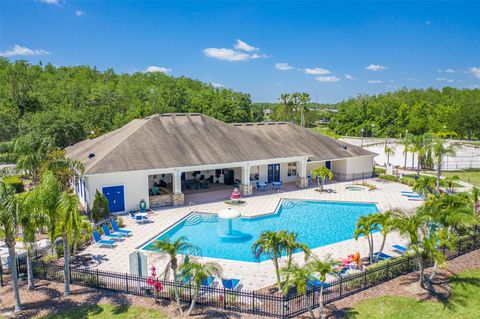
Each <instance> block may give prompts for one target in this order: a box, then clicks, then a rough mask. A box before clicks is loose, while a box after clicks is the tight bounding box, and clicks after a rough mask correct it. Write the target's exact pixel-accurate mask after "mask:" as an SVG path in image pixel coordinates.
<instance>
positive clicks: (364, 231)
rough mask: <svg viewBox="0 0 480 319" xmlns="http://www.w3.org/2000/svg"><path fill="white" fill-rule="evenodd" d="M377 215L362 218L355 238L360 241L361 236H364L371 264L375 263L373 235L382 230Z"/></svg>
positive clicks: (359, 220) (357, 226)
mask: <svg viewBox="0 0 480 319" xmlns="http://www.w3.org/2000/svg"><path fill="white" fill-rule="evenodd" d="M375 218H376V217H375V214H371V215H366V216H361V217H360V218H359V219H358V221H357V225H356V227H355V232H354V238H355V240H358V238H359V237H360V236H364V237H365V239H366V240H367V241H368V251H369V258H370V262H371V263H373V262H374V256H373V233H374V232H375V231H378V230H380V229H379V225H378V224H377V223H376V220H375Z"/></svg>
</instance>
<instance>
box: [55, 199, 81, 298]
mask: <svg viewBox="0 0 480 319" xmlns="http://www.w3.org/2000/svg"><path fill="white" fill-rule="evenodd" d="M79 206H80V202H79V200H78V197H77V196H76V195H75V194H69V193H67V192H62V193H61V195H60V198H59V200H58V208H57V212H58V229H59V230H61V233H62V240H63V276H64V280H65V282H64V293H63V294H64V296H69V295H70V247H69V245H68V243H69V241H68V240H69V238H70V236H71V234H72V233H75V232H76V231H77V230H76V229H75V228H76V227H78V224H77V223H76V220H77V219H78V215H79V211H78V208H79Z"/></svg>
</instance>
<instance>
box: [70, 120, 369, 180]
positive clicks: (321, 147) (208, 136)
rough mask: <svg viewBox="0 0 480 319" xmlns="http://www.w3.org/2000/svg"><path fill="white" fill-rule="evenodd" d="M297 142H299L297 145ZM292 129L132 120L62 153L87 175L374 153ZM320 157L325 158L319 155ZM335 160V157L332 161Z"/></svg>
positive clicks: (272, 126) (194, 121)
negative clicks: (82, 164)
mask: <svg viewBox="0 0 480 319" xmlns="http://www.w3.org/2000/svg"><path fill="white" fill-rule="evenodd" d="M299 139H301V140H299ZM343 145H347V144H346V143H343V142H339V141H336V140H333V139H331V138H328V137H325V136H322V135H320V134H317V133H314V132H312V131H310V130H308V129H305V128H301V127H298V126H296V125H294V124H286V123H283V124H282V123H276V124H272V125H263V124H262V125H260V124H242V125H238V124H234V125H230V124H227V123H224V122H221V121H218V120H215V119H213V118H211V117H208V116H205V115H202V114H197V113H186V114H160V115H153V116H150V117H148V118H145V119H137V120H133V121H131V122H130V123H128V124H126V125H125V126H123V127H121V128H119V129H117V130H114V131H112V132H109V133H106V134H104V135H102V136H99V137H97V138H95V139H91V140H85V141H82V142H79V143H77V144H75V145H72V146H69V147H67V148H66V155H67V156H68V157H70V158H72V159H76V160H79V161H81V162H82V163H84V165H85V174H101V173H112V172H119V171H134V170H145V169H154V168H172V167H186V166H197V165H208V164H222V163H233V162H243V161H252V160H263V159H272V158H287V157H296V156H312V155H313V157H311V158H312V160H318V159H332V158H345V157H351V156H358V155H369V154H372V155H374V153H371V152H368V151H365V150H362V149H360V148H358V147H355V146H351V145H347V149H344V148H343ZM322 154H323V155H322ZM335 155H337V156H335Z"/></svg>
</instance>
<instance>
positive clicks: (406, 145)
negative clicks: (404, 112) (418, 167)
mask: <svg viewBox="0 0 480 319" xmlns="http://www.w3.org/2000/svg"><path fill="white" fill-rule="evenodd" d="M400 144H401V145H403V155H404V156H405V161H404V163H403V169H407V157H408V152H410V151H411V150H412V138H411V136H410V135H408V134H405V137H404V138H403V139H402V140H401V141H400ZM412 155H413V152H412ZM412 167H413V164H412Z"/></svg>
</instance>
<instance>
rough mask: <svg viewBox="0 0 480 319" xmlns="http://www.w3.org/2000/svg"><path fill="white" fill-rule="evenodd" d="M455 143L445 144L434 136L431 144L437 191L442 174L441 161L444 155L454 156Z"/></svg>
mask: <svg viewBox="0 0 480 319" xmlns="http://www.w3.org/2000/svg"><path fill="white" fill-rule="evenodd" d="M456 149H457V145H456V144H450V145H448V146H445V141H444V140H442V139H440V138H436V139H435V140H434V142H433V145H432V151H433V155H434V158H435V165H436V167H437V183H436V185H435V189H436V190H437V192H439V191H440V177H441V176H442V161H443V158H444V157H445V156H455V154H456Z"/></svg>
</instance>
